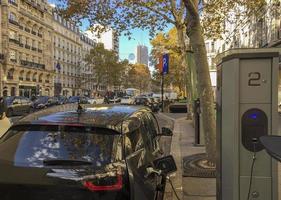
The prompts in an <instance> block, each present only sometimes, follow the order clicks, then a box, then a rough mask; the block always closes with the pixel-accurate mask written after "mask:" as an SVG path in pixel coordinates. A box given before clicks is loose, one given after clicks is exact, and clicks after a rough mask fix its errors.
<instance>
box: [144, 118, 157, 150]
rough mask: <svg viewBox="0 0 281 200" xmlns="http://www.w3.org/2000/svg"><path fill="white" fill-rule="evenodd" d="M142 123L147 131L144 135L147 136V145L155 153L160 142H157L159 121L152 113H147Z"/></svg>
mask: <svg viewBox="0 0 281 200" xmlns="http://www.w3.org/2000/svg"><path fill="white" fill-rule="evenodd" d="M142 122H143V126H144V129H145V131H144V133H145V134H146V136H147V141H146V144H147V146H148V147H149V148H150V150H152V152H153V151H155V150H156V149H157V148H158V142H157V140H156V137H157V135H158V125H157V121H156V120H155V118H154V117H153V116H152V115H151V114H150V113H146V114H144V115H143V118H142Z"/></svg>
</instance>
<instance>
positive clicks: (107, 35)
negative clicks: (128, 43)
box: [85, 25, 119, 55]
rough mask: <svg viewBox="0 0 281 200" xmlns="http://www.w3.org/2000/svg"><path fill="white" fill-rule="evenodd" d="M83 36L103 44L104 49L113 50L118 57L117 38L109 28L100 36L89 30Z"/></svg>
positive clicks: (114, 32)
mask: <svg viewBox="0 0 281 200" xmlns="http://www.w3.org/2000/svg"><path fill="white" fill-rule="evenodd" d="M96 26H99V25H96ZM85 34H86V35H87V36H88V37H89V38H91V39H92V40H95V41H96V42H97V43H103V44H104V48H105V49H107V50H113V51H115V52H116V53H117V55H119V37H118V35H117V33H116V31H114V30H113V29H111V28H109V29H107V30H106V31H104V32H103V33H101V34H100V35H98V34H97V33H95V32H92V31H91V30H88V31H86V32H85Z"/></svg>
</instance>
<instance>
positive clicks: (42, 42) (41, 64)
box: [0, 0, 54, 97]
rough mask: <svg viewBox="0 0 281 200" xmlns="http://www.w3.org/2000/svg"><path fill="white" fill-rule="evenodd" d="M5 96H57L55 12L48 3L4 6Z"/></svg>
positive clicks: (0, 59)
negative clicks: (55, 92)
mask: <svg viewBox="0 0 281 200" xmlns="http://www.w3.org/2000/svg"><path fill="white" fill-rule="evenodd" d="M0 20H1V23H0V24H1V26H0V34H1V35H0V42H1V45H0V46H1V47H0V74H1V76H0V77H1V78H0V82H1V83H0V93H1V95H21V96H26V97H30V96H33V95H53V94H54V85H53V76H54V71H53V63H52V55H53V52H52V51H53V49H52V34H53V28H52V25H51V24H52V10H51V7H50V6H49V5H48V4H47V2H46V1H45V0H43V1H37V0H25V1H23V0H1V2H0Z"/></svg>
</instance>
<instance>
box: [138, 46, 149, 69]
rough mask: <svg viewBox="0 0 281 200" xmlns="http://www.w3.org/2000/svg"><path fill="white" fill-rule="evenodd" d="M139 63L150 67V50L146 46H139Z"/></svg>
mask: <svg viewBox="0 0 281 200" xmlns="http://www.w3.org/2000/svg"><path fill="white" fill-rule="evenodd" d="M137 63H140V64H144V65H147V66H148V48H147V46H145V45H138V46H137Z"/></svg>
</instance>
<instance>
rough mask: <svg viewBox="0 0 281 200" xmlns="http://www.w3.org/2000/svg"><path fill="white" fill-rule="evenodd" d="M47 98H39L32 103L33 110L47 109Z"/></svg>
mask: <svg viewBox="0 0 281 200" xmlns="http://www.w3.org/2000/svg"><path fill="white" fill-rule="evenodd" d="M48 100H49V97H48V96H39V97H37V99H36V100H35V101H34V103H33V108H34V109H42V108H47V107H48Z"/></svg>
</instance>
